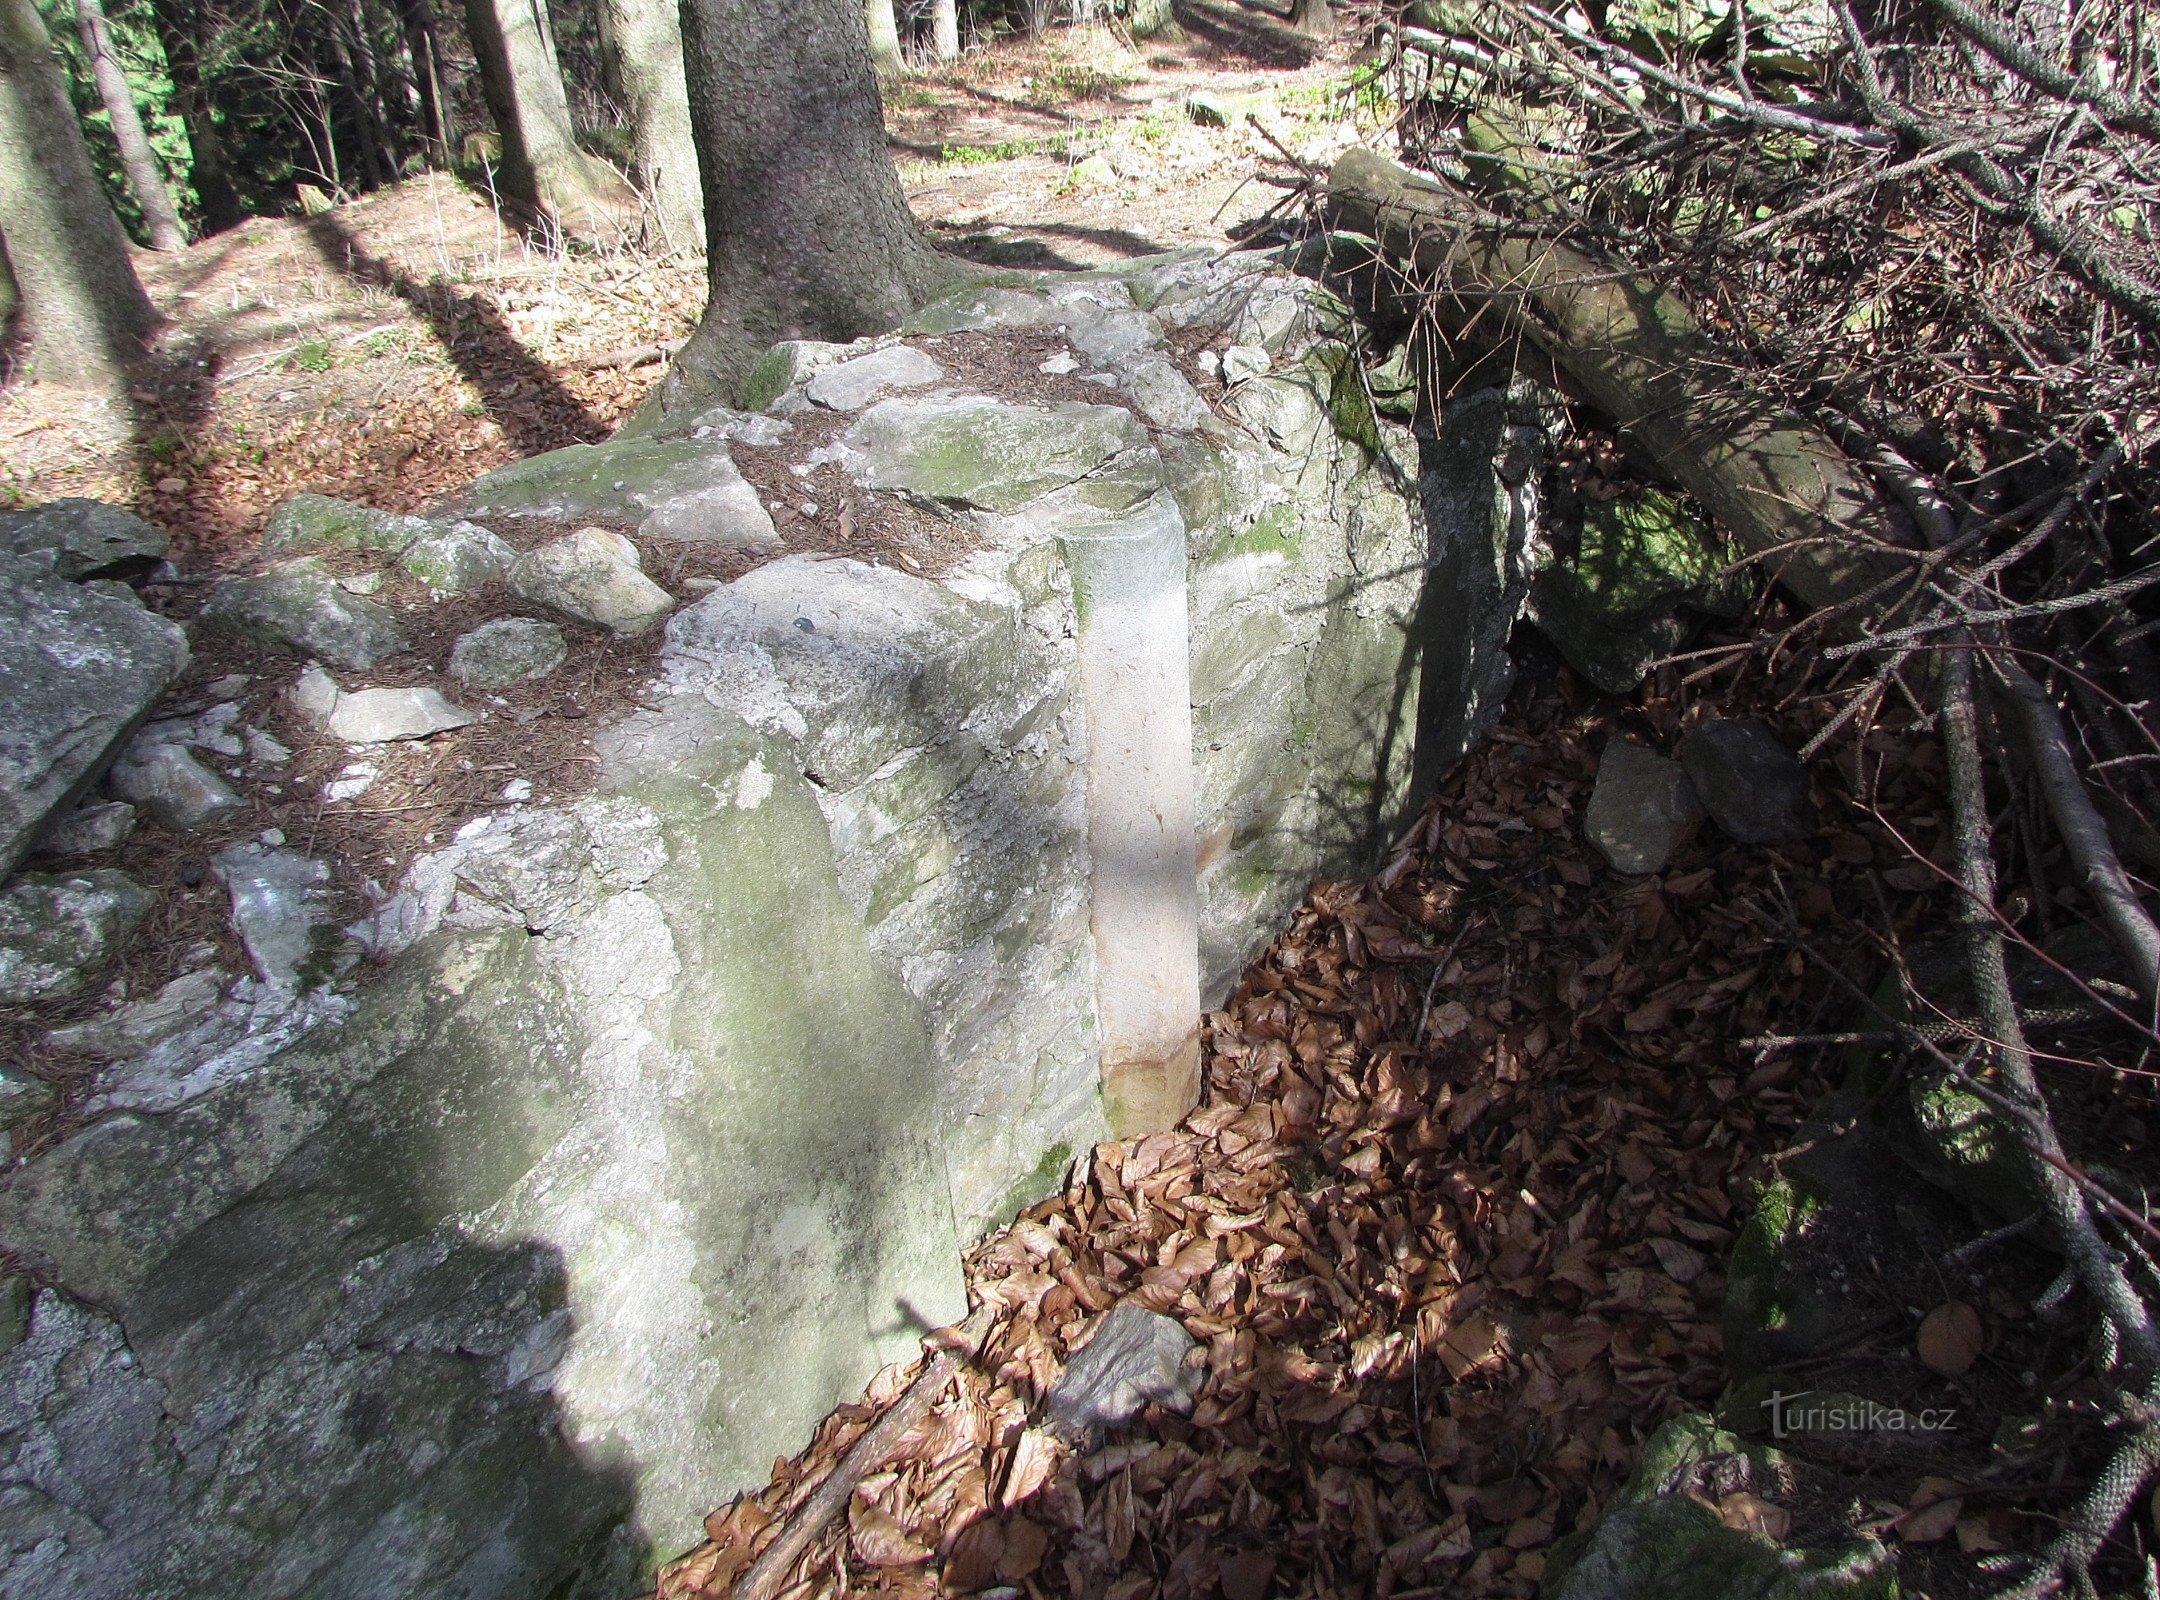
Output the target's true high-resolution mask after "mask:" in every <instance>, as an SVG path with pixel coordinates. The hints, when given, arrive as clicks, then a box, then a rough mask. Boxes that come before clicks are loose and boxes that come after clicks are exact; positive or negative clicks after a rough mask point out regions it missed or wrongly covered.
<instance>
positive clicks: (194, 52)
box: [150, 0, 241, 234]
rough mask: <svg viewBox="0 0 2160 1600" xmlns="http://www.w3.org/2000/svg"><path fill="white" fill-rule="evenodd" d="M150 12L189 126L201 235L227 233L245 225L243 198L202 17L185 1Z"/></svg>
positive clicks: (156, 5)
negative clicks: (228, 161) (201, 37)
mask: <svg viewBox="0 0 2160 1600" xmlns="http://www.w3.org/2000/svg"><path fill="white" fill-rule="evenodd" d="M150 11H151V15H152V17H153V18H154V19H155V21H156V23H157V34H158V44H159V45H160V46H161V47H163V49H164V51H165V68H166V70H167V71H168V72H170V73H171V74H172V81H173V105H174V107H175V109H177V110H178V111H179V113H180V120H181V122H182V123H183V124H184V125H185V126H186V128H187V136H188V176H189V178H190V179H191V180H192V181H193V182H194V185H195V203H196V204H197V205H198V206H200V207H201V209H202V219H201V220H202V231H203V232H204V233H206V234H209V233H223V232H224V231H225V230H226V229H227V228H231V227H236V226H238V224H239V222H240V216H241V212H240V196H239V195H238V194H237V193H235V192H234V189H233V184H232V177H231V175H230V173H229V172H228V171H227V169H226V165H225V141H224V140H223V139H222V138H221V137H220V136H219V134H218V131H217V123H216V121H215V120H214V119H213V118H212V115H211V110H210V96H209V94H208V93H207V92H206V91H205V89H204V86H203V81H202V46H201V44H200V42H199V41H198V39H197V37H196V33H195V30H196V28H197V27H198V26H200V22H199V19H200V17H201V15H202V14H201V12H199V11H197V10H196V9H195V8H194V7H192V6H190V5H188V4H186V3H185V0H151V6H150Z"/></svg>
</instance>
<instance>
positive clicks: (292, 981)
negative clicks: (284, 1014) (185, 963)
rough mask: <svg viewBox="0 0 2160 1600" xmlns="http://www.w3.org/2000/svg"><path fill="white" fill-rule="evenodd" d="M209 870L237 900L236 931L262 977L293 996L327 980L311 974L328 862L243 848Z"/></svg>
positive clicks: (218, 858) (215, 860) (214, 860)
mask: <svg viewBox="0 0 2160 1600" xmlns="http://www.w3.org/2000/svg"><path fill="white" fill-rule="evenodd" d="M210 870H211V871H212V872H215V873H216V874H217V878H218V882H220V883H222V884H224V885H225V892H226V893H227V894H228V895H230V896H231V898H232V920H233V927H234V929H235V930H236V931H237V932H238V933H239V935H240V942H241V943H242V944H244V945H246V946H247V953H248V959H249V960H250V961H252V962H253V963H254V964H255V975H256V976H257V977H258V978H260V979H261V980H262V981H263V982H264V983H265V984H266V985H268V986H269V987H270V988H271V989H273V990H275V991H277V992H279V993H283V994H291V993H293V992H295V991H297V990H298V989H300V988H301V987H303V986H304V985H305V984H306V982H307V980H308V979H309V978H311V977H315V978H319V977H321V976H322V974H321V973H319V972H316V971H312V970H311V957H312V956H313V954H314V944H315V925H316V924H317V923H318V922H319V921H321V920H322V912H323V891H324V889H325V888H326V887H328V885H329V882H330V868H329V866H328V865H327V864H326V863H324V862H321V861H314V860H311V859H309V858H308V857H307V856H304V855H301V854H300V853H299V852H297V851H294V850H280V849H276V848H274V847H272V846H269V845H262V844H243V845H235V846H233V847H232V848H231V849H229V850H220V851H219V852H218V853H217V854H216V855H214V856H212V857H211V858H210Z"/></svg>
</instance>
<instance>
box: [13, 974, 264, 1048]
mask: <svg viewBox="0 0 2160 1600" xmlns="http://www.w3.org/2000/svg"><path fill="white" fill-rule="evenodd" d="M226 981H227V980H226V975H225V974H224V973H223V972H220V971H219V970H218V969H217V968H215V967H202V968H198V969H197V970H195V971H193V972H183V973H182V974H180V976H179V977H177V978H175V979H173V980H172V981H171V982H170V983H168V984H166V985H165V986H164V987H163V988H161V989H160V990H158V992H157V993H156V994H154V995H151V996H150V997H149V998H148V999H144V1000H130V1001H127V1002H126V1003H125V1004H123V1005H120V1006H117V1007H115V1008H114V1009H113V1010H112V1011H110V1012H108V1013H106V1014H105V1015H103V1016H99V1017H93V1018H92V1019H90V1020H89V1021H87V1022H77V1023H71V1024H69V1025H68V1026H67V1027H64V1028H55V1029H54V1030H53V1031H52V1032H51V1033H50V1034H49V1035H48V1036H47V1037H48V1039H49V1040H50V1041H51V1042H52V1043H53V1044H55V1045H58V1046H59V1047H61V1048H62V1049H66V1050H80V1051H82V1052H83V1053H84V1054H86V1055H94V1056H102V1057H104V1058H105V1059H107V1060H119V1059H121V1058H123V1057H126V1056H132V1055H139V1054H141V1053H142V1052H143V1051H145V1050H148V1049H149V1048H150V1047H151V1046H153V1045H155V1044H158V1043H160V1042H161V1041H163V1040H166V1039H170V1038H171V1037H172V1036H173V1035H174V1034H177V1033H181V1032H183V1031H185V1030H186V1029H187V1028H189V1027H191V1026H193V1025H194V1024H195V1023H196V1022H197V1021H199V1020H200V1019H201V1018H202V1017H203V1016H205V1015H206V1014H208V1013H209V1012H211V1011H214V1010H215V1009H216V1008H217V1004H218V1002H219V1001H220V1000H221V999H223V998H224V994H225V984H226Z"/></svg>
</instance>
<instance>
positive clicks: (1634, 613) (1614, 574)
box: [1529, 489, 1752, 694]
mask: <svg viewBox="0 0 2160 1600" xmlns="http://www.w3.org/2000/svg"><path fill="white" fill-rule="evenodd" d="M1739 557H1740V551H1739V547H1738V546H1737V545H1735V544H1733V542H1732V541H1731V540H1729V539H1727V538H1725V537H1724V536H1723V535H1722V534H1719V533H1717V532H1715V531H1714V530H1712V529H1711V528H1710V527H1709V526H1708V525H1707V524H1705V523H1704V522H1703V520H1702V519H1701V518H1700V517H1697V516H1695V515H1694V514H1693V513H1692V512H1690V511H1688V510H1686V509H1685V508H1683V507H1682V506H1681V504H1680V503H1679V501H1678V500H1676V499H1674V498H1673V496H1671V495H1670V494H1667V493H1666V492H1665V491H1664V490H1662V489H1653V490H1651V491H1649V492H1648V493H1647V494H1644V495H1642V496H1640V497H1638V498H1636V499H1633V500H1606V501H1596V502H1592V503H1590V504H1588V505H1586V506H1584V508H1583V512H1582V538H1581V542H1580V544H1579V546H1578V547H1577V550H1576V552H1575V554H1574V555H1573V556H1571V557H1566V558H1563V559H1557V560H1554V561H1552V562H1551V563H1550V564H1548V565H1547V566H1546V568H1545V569H1544V570H1543V571H1541V572H1540V573H1539V574H1538V575H1537V578H1536V580H1535V581H1534V582H1533V583H1532V585H1531V590H1530V608H1529V615H1530V619H1531V620H1532V621H1533V622H1535V623H1536V624H1537V625H1538V630H1539V631H1540V632H1541V633H1543V634H1544V635H1545V636H1546V637H1547V638H1548V639H1550V640H1552V642H1553V644H1554V646H1555V647H1556V648H1557V649H1558V650H1559V651H1560V653H1561V655H1563V656H1565V657H1566V658H1567V661H1568V664H1569V665H1570V666H1572V667H1574V668H1575V670H1576V671H1577V672H1580V673H1581V674H1582V675H1583V676H1584V677H1585V678H1587V679H1589V680H1590V682H1592V683H1593V684H1595V685H1597V687H1598V688H1600V689H1604V690H1606V691H1607V692H1609V693H1613V694H1625V693H1626V692H1627V691H1629V690H1630V689H1633V688H1634V687H1635V686H1636V685H1637V684H1639V683H1641V682H1642V680H1643V674H1644V673H1645V672H1647V671H1648V670H1649V667H1650V665H1651V663H1652V662H1654V661H1657V660H1658V659H1659V658H1661V657H1663V656H1667V655H1670V654H1671V653H1672V652H1673V651H1674V650H1675V649H1676V648H1678V646H1679V645H1680V643H1681V642H1682V641H1683V640H1684V639H1686V637H1687V635H1688V629H1689V627H1690V623H1689V620H1688V618H1687V616H1686V615H1685V614H1684V613H1683V610H1682V608H1683V607H1685V608H1687V609H1689V610H1693V611H1702V612H1708V613H1710V614H1712V615H1715V616H1728V617H1729V616H1738V615H1739V614H1740V612H1741V610H1742V609H1744V608H1745V606H1746V604H1747V600H1748V596H1749V595H1750V593H1752V584H1751V582H1750V580H1749V578H1748V576H1747V574H1746V573H1745V572H1736V571H1733V570H1731V569H1732V566H1733V563H1734V562H1736V561H1737V560H1739Z"/></svg>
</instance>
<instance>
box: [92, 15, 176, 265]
mask: <svg viewBox="0 0 2160 1600" xmlns="http://www.w3.org/2000/svg"><path fill="white" fill-rule="evenodd" d="M75 31H76V32H77V33H79V34H81V35H82V46H83V54H84V55H85V56H87V57H89V58H90V77H91V79H92V81H93V82H95V83H96V84H97V92H98V98H99V99H100V100H102V101H104V102H105V114H106V116H108V117H110V118H111V119H112V131H113V143H114V144H116V145H118V146H119V147H120V170H121V171H122V172H124V173H125V174H126V175H127V181H128V187H129V188H130V189H132V190H133V191H134V192H135V204H136V205H138V206H140V207H141V208H142V215H143V231H144V232H145V233H147V234H149V236H150V248H151V249H153V250H185V249H186V248H187V229H185V228H183V227H181V226H180V213H179V211H178V210H177V209H175V207H174V206H173V199H172V191H171V190H170V189H168V188H166V187H165V173H164V171H163V169H161V168H160V167H159V166H158V159H157V152H156V151H154V150H152V149H151V148H150V136H149V135H148V134H146V133H144V132H143V125H142V113H141V112H140V111H138V110H137V109H136V107H135V96H134V94H133V93H132V92H131V91H130V90H129V89H128V81H127V74H126V73H125V72H122V71H121V70H120V61H119V58H118V57H117V56H115V55H114V54H113V47H112V29H111V28H109V27H107V26H106V25H105V12H104V9H103V8H102V7H101V6H100V5H99V4H98V0H75Z"/></svg>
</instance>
